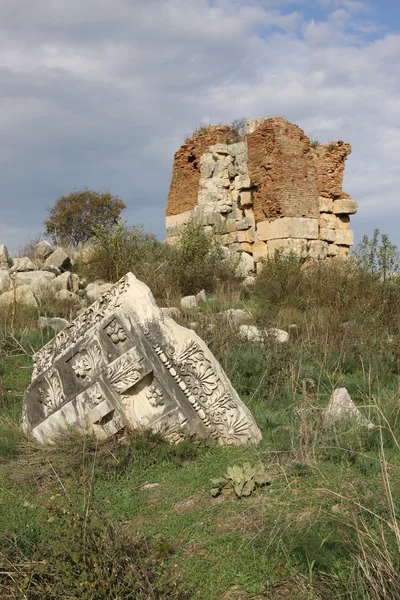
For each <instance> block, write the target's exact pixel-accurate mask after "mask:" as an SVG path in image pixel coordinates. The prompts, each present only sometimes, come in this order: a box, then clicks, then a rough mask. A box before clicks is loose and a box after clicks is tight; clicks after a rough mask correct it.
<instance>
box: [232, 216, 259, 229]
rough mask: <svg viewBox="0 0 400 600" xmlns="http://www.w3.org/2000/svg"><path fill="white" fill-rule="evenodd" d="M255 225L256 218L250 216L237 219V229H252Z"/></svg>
mask: <svg viewBox="0 0 400 600" xmlns="http://www.w3.org/2000/svg"><path fill="white" fill-rule="evenodd" d="M254 225H255V223H254V219H251V218H250V217H243V218H242V219H239V220H238V221H236V229H237V230H238V231H240V230H242V229H250V227H254Z"/></svg>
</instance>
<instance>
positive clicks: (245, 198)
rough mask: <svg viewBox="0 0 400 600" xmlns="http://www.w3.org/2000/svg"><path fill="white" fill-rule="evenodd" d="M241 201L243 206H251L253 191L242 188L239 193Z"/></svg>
mask: <svg viewBox="0 0 400 600" xmlns="http://www.w3.org/2000/svg"><path fill="white" fill-rule="evenodd" d="M239 202H240V206H241V207H242V208H248V207H249V206H253V196H252V193H251V191H250V190H242V191H241V192H240V194H239ZM253 214H254V213H253Z"/></svg>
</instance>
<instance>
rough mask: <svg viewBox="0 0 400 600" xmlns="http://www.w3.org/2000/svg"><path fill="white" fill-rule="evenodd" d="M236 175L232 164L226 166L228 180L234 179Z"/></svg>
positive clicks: (235, 167)
mask: <svg viewBox="0 0 400 600" xmlns="http://www.w3.org/2000/svg"><path fill="white" fill-rule="evenodd" d="M237 174H238V170H237V166H236V165H235V164H234V163H231V164H230V165H229V166H228V176H229V178H230V179H234V178H235V177H236V175H237Z"/></svg>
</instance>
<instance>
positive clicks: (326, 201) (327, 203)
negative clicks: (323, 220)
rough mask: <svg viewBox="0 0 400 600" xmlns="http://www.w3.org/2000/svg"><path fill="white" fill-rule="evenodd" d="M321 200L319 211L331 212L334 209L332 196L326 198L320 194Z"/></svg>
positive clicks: (319, 199)
mask: <svg viewBox="0 0 400 600" xmlns="http://www.w3.org/2000/svg"><path fill="white" fill-rule="evenodd" d="M318 201H319V212H322V213H331V212H332V210H333V200H332V198H325V197H324V196H320V197H319V198H318Z"/></svg>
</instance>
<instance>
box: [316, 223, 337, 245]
mask: <svg viewBox="0 0 400 600" xmlns="http://www.w3.org/2000/svg"><path fill="white" fill-rule="evenodd" d="M319 237H320V238H321V240H325V241H326V242H334V241H335V239H336V231H335V229H326V228H324V227H321V229H320V230H319Z"/></svg>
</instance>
